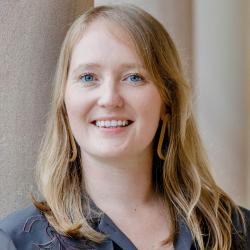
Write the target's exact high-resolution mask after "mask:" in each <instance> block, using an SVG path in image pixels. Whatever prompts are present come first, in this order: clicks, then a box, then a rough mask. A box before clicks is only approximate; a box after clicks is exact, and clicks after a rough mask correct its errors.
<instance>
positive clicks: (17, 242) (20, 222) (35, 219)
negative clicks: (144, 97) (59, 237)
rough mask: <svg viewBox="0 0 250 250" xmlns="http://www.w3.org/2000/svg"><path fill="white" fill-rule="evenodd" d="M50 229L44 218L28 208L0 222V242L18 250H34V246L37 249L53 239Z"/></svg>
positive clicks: (36, 210) (32, 207) (35, 210)
mask: <svg viewBox="0 0 250 250" xmlns="http://www.w3.org/2000/svg"><path fill="white" fill-rule="evenodd" d="M50 228H51V227H50V226H49V223H48V221H47V219H46V218H45V216H43V215H42V214H41V213H40V212H39V210H38V209H36V208H35V207H34V206H29V207H27V208H25V209H22V210H20V211H17V212H15V213H12V214H10V215H9V216H7V217H6V218H4V219H2V220H1V221H0V240H1V241H4V242H6V243H5V244H9V245H11V244H13V245H14V246H15V247H16V248H17V249H20V250H21V249H25V250H29V249H34V247H35V246H37V247H38V248H39V247H40V246H43V245H44V244H45V245H48V244H49V242H50V241H51V239H53V230H52V229H51V230H50ZM48 246H49V245H48ZM6 249H14V248H7V247H6Z"/></svg>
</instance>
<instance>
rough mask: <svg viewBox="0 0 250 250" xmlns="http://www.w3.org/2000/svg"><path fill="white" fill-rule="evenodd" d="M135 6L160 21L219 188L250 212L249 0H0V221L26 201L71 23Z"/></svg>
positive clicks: (31, 184) (31, 185)
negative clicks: (95, 9)
mask: <svg viewBox="0 0 250 250" xmlns="http://www.w3.org/2000/svg"><path fill="white" fill-rule="evenodd" d="M120 2H123V3H124V2H125V3H133V4H135V5H138V6H139V7H141V8H144V9H145V10H146V11H148V12H150V13H151V14H152V15H153V16H155V17H156V18H157V19H158V20H160V21H161V22H162V23H163V24H164V26H165V27H166V28H167V30H168V31H169V33H170V35H171V36H172V38H173V40H174V42H175V44H176V46H177V49H178V51H179V53H180V55H181V59H182V63H183V67H184V71H185V74H186V77H187V79H188V81H189V82H190V84H192V85H193V87H194V102H193V105H194V111H195V114H196V117H197V120H198V125H199V129H200V132H201V135H202V138H203V140H204V143H205V146H206V148H207V151H208V155H209V158H210V161H211V168H212V172H213V175H214V177H215V179H216V180H217V182H218V183H219V185H220V186H221V187H222V188H223V189H224V190H225V191H226V192H227V193H228V194H230V195H231V196H232V197H233V199H234V200H235V201H236V202H237V203H239V204H240V205H242V206H245V207H248V208H250V157H249V155H250V30H249V27H250V1H248V0H237V1H235V0H220V1H216V0H209V1H198V0H185V1H184V0H180V1H175V0H154V1H146V0H144V1H143V0H140V1H139V0H131V1H126V0H124V1H118V0H116V1H108V0H107V1H105V0H96V1H93V0H91V1H88V0H74V1H72V0H64V1H61V0H38V1H30V0H19V1H17V0H1V1H0V58H1V59H0V121H1V123H0V202H1V206H0V217H2V216H4V215H6V214H8V213H10V212H12V211H14V210H16V209H19V208H22V207H24V206H26V205H28V204H30V193H31V192H32V193H36V188H35V184H34V177H33V169H34V165H35V162H36V157H37V153H38V149H39V143H40V140H41V137H42V134H43V129H44V125H45V120H46V112H47V111H48V107H49V104H50V96H51V82H52V79H53V74H54V71H55V67H56V61H57V58H58V54H59V50H60V46H61V43H62V41H63V38H64V36H65V34H66V31H67V29H68V28H69V26H70V24H71V23H72V21H73V20H74V19H75V18H76V17H77V16H78V15H80V14H81V13H82V12H83V11H85V10H86V9H88V8H89V7H91V6H94V5H102V4H109V3H120Z"/></svg>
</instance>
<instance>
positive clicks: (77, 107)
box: [64, 89, 91, 120]
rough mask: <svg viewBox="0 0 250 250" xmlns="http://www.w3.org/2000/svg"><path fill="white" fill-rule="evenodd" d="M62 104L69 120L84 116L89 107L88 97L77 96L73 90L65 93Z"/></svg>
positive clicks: (77, 93)
mask: <svg viewBox="0 0 250 250" xmlns="http://www.w3.org/2000/svg"><path fill="white" fill-rule="evenodd" d="M64 102H65V106H66V110H67V113H68V117H69V119H70V120H71V119H75V118H77V117H82V116H85V114H86V113H87V112H88V110H89V109H90V106H91V103H90V100H89V98H88V96H85V95H82V94H79V92H77V91H74V89H72V90H68V91H66V93H65V97H64Z"/></svg>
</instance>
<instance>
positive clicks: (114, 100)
mask: <svg viewBox="0 0 250 250" xmlns="http://www.w3.org/2000/svg"><path fill="white" fill-rule="evenodd" d="M97 103H98V105H99V106H101V107H105V108H111V109H114V108H121V107H122V106H123V104H124V100H123V97H122V96H121V93H120V88H119V86H117V84H115V82H112V81H109V82H105V83H103V85H102V88H101V89H100V95H99V99H98V102H97Z"/></svg>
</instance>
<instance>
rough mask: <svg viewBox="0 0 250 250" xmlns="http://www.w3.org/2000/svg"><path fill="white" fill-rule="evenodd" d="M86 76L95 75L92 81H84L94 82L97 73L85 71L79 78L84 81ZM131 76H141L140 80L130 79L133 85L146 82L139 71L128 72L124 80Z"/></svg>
mask: <svg viewBox="0 0 250 250" xmlns="http://www.w3.org/2000/svg"><path fill="white" fill-rule="evenodd" d="M85 76H91V77H93V80H90V81H84V82H85V83H88V82H89V83H92V82H93V81H95V80H96V79H97V78H96V77H95V74H94V73H92V72H87V73H84V74H82V75H80V76H79V80H80V81H82V78H83V77H85ZM129 77H139V78H140V79H139V80H138V81H129V82H130V83H132V84H133V85H137V84H138V83H142V82H145V78H144V77H143V76H142V75H141V74H139V73H130V74H128V75H127V76H126V77H125V78H123V80H122V81H126V80H127V79H128V78H129Z"/></svg>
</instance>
